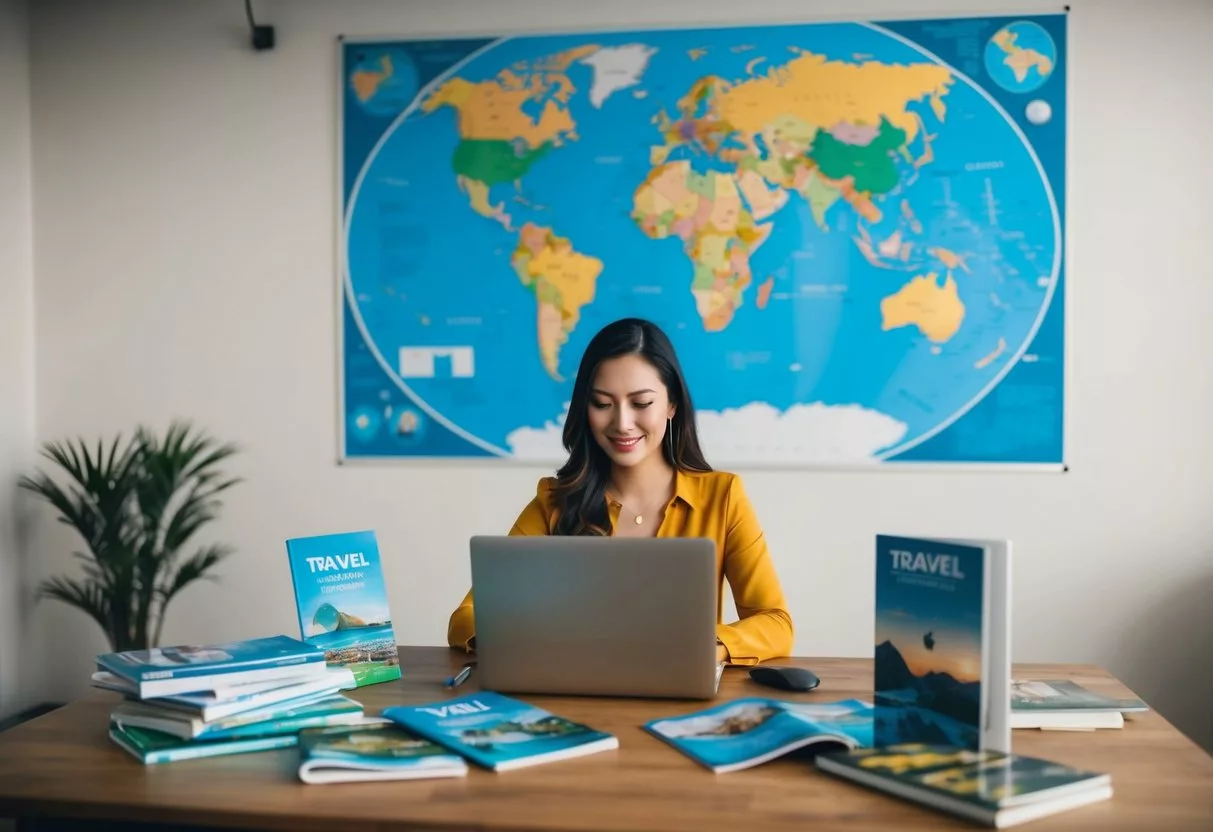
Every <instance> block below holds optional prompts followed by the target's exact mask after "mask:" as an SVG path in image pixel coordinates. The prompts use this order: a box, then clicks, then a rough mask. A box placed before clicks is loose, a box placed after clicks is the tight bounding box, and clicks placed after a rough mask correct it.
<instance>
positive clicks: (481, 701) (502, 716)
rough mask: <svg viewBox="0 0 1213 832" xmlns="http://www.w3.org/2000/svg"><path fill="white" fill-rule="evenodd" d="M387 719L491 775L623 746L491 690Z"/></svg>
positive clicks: (393, 711)
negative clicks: (487, 771) (488, 770)
mask: <svg viewBox="0 0 1213 832" xmlns="http://www.w3.org/2000/svg"><path fill="white" fill-rule="evenodd" d="M383 716H385V717H387V718H388V719H390V720H392V721H393V722H395V723H397V724H399V725H402V726H404V727H405V728H406V729H408V730H409V731H412V732H413V733H414V734H417V735H418V736H422V737H425V738H426V739H429V740H433V741H434V742H436V743H438V744H439V745H441V746H444V747H445V748H448V749H450V750H451V751H454V752H455V753H456V754H460V755H462V756H463V757H466V758H467V759H469V760H471V761H472V762H473V763H476V764H477V765H479V766H483V767H484V768H487V769H491V770H493V771H506V770H508V769H514V768H522V767H523V766H533V765H538V764H540V763H550V762H555V761H557V760H567V759H570V758H572V757H581V756H584V755H586V754H594V753H596V752H599V751H606V750H608V749H612V748H618V747H619V740H618V739H617V738H616V737H614V736H612V735H610V734H604V733H603V732H602V731H596V730H594V729H593V728H590V727H589V726H586V725H582V724H581V723H578V722H573V721H571V720H568V719H564V718H563V717H559V716H555V715H554V714H551V713H549V712H548V711H545V710H543V709H542V708H536V707H534V706H533V705H528V704H527V703H525V702H520V701H519V700H517V699H513V698H511V697H508V696H502V695H501V694H499V693H489V692H487V691H486V692H481V693H473V694H469V695H467V696H462V697H459V698H458V699H448V700H445V701H442V702H434V703H432V704H429V705H419V706H406V705H401V706H396V707H391V708H385V709H384V711H383Z"/></svg>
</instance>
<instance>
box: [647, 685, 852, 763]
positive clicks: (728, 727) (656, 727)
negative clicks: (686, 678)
mask: <svg viewBox="0 0 1213 832" xmlns="http://www.w3.org/2000/svg"><path fill="white" fill-rule="evenodd" d="M872 718H873V710H872V706H871V705H870V704H869V703H867V702H861V701H859V700H858V699H847V700H843V701H841V702H823V703H814V704H801V703H797V702H784V701H782V700H778V699H766V698H757V697H756V698H747V699H737V700H734V701H732V702H729V703H727V704H724V705H718V706H716V707H714V708H708V709H707V710H702V711H695V712H694V713H690V714H687V715H685V716H676V717H668V718H666V719H658V720H654V721H652V722H648V723H645V725H644V729H645V730H646V731H648V732H649V733H650V734H653V735H654V736H656V737H657V738H658V739H661V740H664V741H665V742H667V743H669V744H670V745H672V746H673V747H674V748H676V749H678V750H679V751H681V752H682V753H683V754H686V755H687V756H688V757H690V758H691V759H692V760H694V761H695V762H697V763H699V764H700V765H702V766H704V767H706V768H709V769H711V770H712V771H714V772H717V773H718V774H723V773H725V772H729V771H737V770H738V769H743V768H749V767H751V766H756V765H758V764H760V763H765V762H766V761H768V760H773V759H775V758H776V757H779V756H782V755H784V754H787V753H789V752H791V751H794V750H796V749H798V748H804V747H806V746H813V745H817V744H823V748H830V750H838V749H839V748H857V747H864V746H870V745H871V744H872Z"/></svg>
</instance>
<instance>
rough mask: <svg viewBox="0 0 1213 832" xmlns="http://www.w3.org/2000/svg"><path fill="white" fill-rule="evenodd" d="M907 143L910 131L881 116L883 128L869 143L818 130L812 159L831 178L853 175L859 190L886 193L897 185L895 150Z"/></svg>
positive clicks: (881, 127)
mask: <svg viewBox="0 0 1213 832" xmlns="http://www.w3.org/2000/svg"><path fill="white" fill-rule="evenodd" d="M905 142H906V132H905V131H904V130H901V129H898V128H896V127H894V126H893V125H892V124H890V123H889V120H888V119H887V118H884V117H881V119H880V131H879V132H878V133H877V134H876V136H875V138H871V139H869V141H868V142H867V143H866V144H857V143H853V142H850V141H844V140H843V139H839V138H836V137H835V136H834V135H833V134H831V133H829V132H827V131H825V130H818V131H817V135H816V137H815V138H814V139H813V149H812V151H810V153H809V158H810V159H812V160H813V161H814V162H816V163H817V167H818V169H820V170H821V172H822V173H823V174H825V175H826V177H828V178H830V179H842V178H843V177H845V176H850V177H851V181H852V183H853V184H854V186H855V188H856V189H858V190H860V191H866V192H868V193H876V194H883V193H888V192H889V191H891V190H893V188H894V187H896V186H897V178H898V173H897V166H896V164H894V162H893V158H894V157H893V153H894V152H895V151H897V150H898V149H899V148H901V147H903V146H904V145H905Z"/></svg>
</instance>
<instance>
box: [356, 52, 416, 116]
mask: <svg viewBox="0 0 1213 832" xmlns="http://www.w3.org/2000/svg"><path fill="white" fill-rule="evenodd" d="M417 84H418V79H417V69H416V67H415V66H414V65H413V60H412V59H411V58H410V57H409V56H408V55H407V54H406V53H405V52H403V51H401V50H399V49H387V50H372V49H368V50H366V51H365V52H363V53H361V54H360V55H358V56H357V60H356V62H355V65H354V70H353V72H351V73H350V78H349V89H348V92H347V94H349V95H352V96H353V98H354V100H355V101H357V102H358V104H359V105H360V106H362V107H363V108H364V109H365V110H366V111H367V112H369V113H374V114H375V115H378V116H385V117H391V116H395V115H396V114H397V113H399V112H400V111H401V110H403V109H404V108H405V107H407V106H408V105H409V102H411V101H412V100H413V98H414V97H416V95H417Z"/></svg>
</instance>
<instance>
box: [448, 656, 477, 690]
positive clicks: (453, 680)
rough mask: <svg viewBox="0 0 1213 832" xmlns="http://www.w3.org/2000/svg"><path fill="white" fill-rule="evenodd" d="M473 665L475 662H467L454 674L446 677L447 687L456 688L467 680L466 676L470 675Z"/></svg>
mask: <svg viewBox="0 0 1213 832" xmlns="http://www.w3.org/2000/svg"><path fill="white" fill-rule="evenodd" d="M475 666H476V663H475V662H468V663H467V664H465V665H464V666H463V667H461V668H460V669H459V672H458V673H456V674H455V675H454V676H449V677H447V680H446V686H447V687H448V688H456V687H459V686H460V685H462V684H463V683H464V682H465V681H467V678H468V677H469V676H471V675H472V668H473V667H475Z"/></svg>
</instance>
